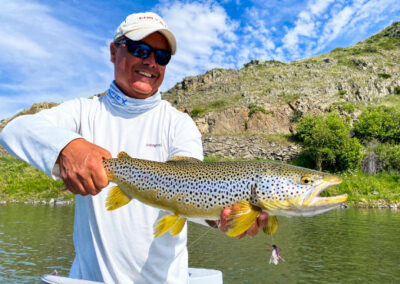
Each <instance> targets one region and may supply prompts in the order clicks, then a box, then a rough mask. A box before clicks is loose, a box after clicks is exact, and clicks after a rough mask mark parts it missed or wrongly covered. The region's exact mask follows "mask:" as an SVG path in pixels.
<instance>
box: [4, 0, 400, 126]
mask: <svg viewBox="0 0 400 284" xmlns="http://www.w3.org/2000/svg"><path fill="white" fill-rule="evenodd" d="M0 1H1V9H0V119H3V118H7V117H10V116H12V115H13V114H15V113H16V112H18V111H20V110H22V109H24V108H28V107H30V106H31V105H32V104H33V103H35V102H43V101H53V102H63V101H66V100H69V99H71V98H75V97H80V96H83V97H89V96H91V95H93V94H96V93H100V92H102V91H104V90H106V89H107V88H108V86H109V84H110V82H111V81H112V79H113V66H112V64H111V63H110V60H109V48H108V46H109V43H110V41H111V40H112V38H113V35H114V32H115V30H116V28H117V27H118V25H119V24H120V22H121V21H122V20H124V19H125V17H126V16H127V15H129V14H130V13H134V12H143V11H153V12H156V13H158V14H160V15H161V16H162V17H163V18H164V19H165V21H166V22H167V24H168V25H169V27H170V29H171V30H172V31H173V32H174V33H175V35H176V37H177V40H178V52H177V54H176V56H174V57H173V59H172V60H171V62H170V64H169V65H168V67H167V71H166V76H165V81H164V84H163V85H162V87H161V89H160V90H161V91H166V90H168V89H169V88H171V87H173V86H174V85H175V84H176V83H177V82H179V81H181V80H182V79H183V78H184V77H186V76H191V75H198V74H202V73H204V72H205V71H207V70H209V69H211V68H215V67H223V68H241V67H243V64H244V63H247V62H249V61H250V60H252V59H262V60H271V59H273V60H279V61H283V62H290V61H293V60H298V59H303V58H307V57H311V56H313V55H318V54H321V53H325V52H329V51H331V50H332V49H334V48H336V47H347V46H351V45H353V44H355V43H357V42H359V41H361V40H363V39H366V38H367V37H369V36H371V35H373V34H375V33H377V32H379V31H381V30H382V29H384V28H385V27H387V26H388V25H390V24H391V23H392V22H395V21H399V20H400V5H399V0H354V1H345V0H337V1H333V0H306V1H293V0H281V1H278V0H254V1H243V0H232V1H231V0H220V1H215V0H210V1H178V0H174V1H164V0H160V1H154V0H146V1H145V0H140V1H128V0H121V1H119V0H114V1H112V0H96V1H94V0H0Z"/></svg>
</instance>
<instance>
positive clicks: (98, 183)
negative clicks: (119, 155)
mask: <svg viewBox="0 0 400 284" xmlns="http://www.w3.org/2000/svg"><path fill="white" fill-rule="evenodd" d="M92 180H93V183H94V186H95V188H96V190H97V193H99V192H100V191H101V190H102V189H103V188H105V187H106V186H107V185H108V177H107V174H106V171H105V169H104V168H103V166H102V165H101V167H97V168H96V169H95V170H93V172H92Z"/></svg>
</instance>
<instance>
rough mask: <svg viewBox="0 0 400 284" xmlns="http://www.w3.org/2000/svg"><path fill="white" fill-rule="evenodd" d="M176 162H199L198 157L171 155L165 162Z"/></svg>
mask: <svg viewBox="0 0 400 284" xmlns="http://www.w3.org/2000/svg"><path fill="white" fill-rule="evenodd" d="M171 162H172V163H177V162H201V161H200V160H199V159H196V158H193V157H186V156H172V157H170V158H169V159H168V161H167V163H171Z"/></svg>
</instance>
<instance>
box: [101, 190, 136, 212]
mask: <svg viewBox="0 0 400 284" xmlns="http://www.w3.org/2000/svg"><path fill="white" fill-rule="evenodd" d="M129 201H131V199H130V198H129V197H128V196H127V195H126V194H125V193H124V192H123V191H122V190H121V189H120V188H119V187H118V186H114V187H113V188H111V189H110V191H109V193H108V196H107V200H106V208H107V210H114V209H117V208H120V207H122V206H124V205H126V204H128V203H129Z"/></svg>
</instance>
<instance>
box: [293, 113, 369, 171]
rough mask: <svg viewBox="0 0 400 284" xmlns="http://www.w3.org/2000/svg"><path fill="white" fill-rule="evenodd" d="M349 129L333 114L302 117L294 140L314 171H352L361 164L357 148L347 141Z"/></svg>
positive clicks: (349, 140)
mask: <svg viewBox="0 0 400 284" xmlns="http://www.w3.org/2000/svg"><path fill="white" fill-rule="evenodd" d="M349 131H350V126H349V124H348V123H347V122H346V121H345V120H344V119H343V118H342V117H340V115H339V114H337V113H336V112H332V113H328V114H326V115H321V116H316V117H313V116H305V117H304V118H302V119H301V120H300V121H299V123H298V125H297V133H296V134H295V136H296V138H297V139H298V140H300V141H301V142H303V144H304V148H305V151H306V152H307V154H308V156H309V157H310V159H312V161H313V162H314V164H315V167H316V168H317V169H318V170H322V169H329V170H333V171H342V170H346V169H351V168H356V167H358V166H359V165H360V163H361V160H362V151H361V148H362V146H361V144H360V142H359V141H358V139H357V138H350V137H349Z"/></svg>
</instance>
